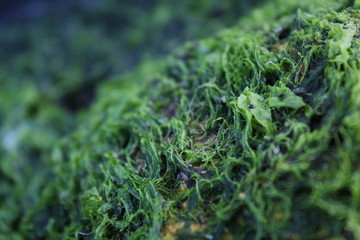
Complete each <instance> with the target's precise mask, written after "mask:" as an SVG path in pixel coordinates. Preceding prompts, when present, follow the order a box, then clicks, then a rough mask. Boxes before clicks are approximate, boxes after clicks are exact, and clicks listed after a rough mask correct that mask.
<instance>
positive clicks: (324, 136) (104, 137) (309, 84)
mask: <svg viewBox="0 0 360 240" xmlns="http://www.w3.org/2000/svg"><path fill="white" fill-rule="evenodd" d="M273 8H275V9H273ZM265 17H267V18H265ZM359 17H360V11H359V10H358V9H354V6H353V5H352V3H348V1H326V2H325V1H304V2H302V3H298V2H297V1H280V0H279V1H274V2H272V3H268V4H267V5H264V6H263V7H260V8H259V9H257V10H255V11H254V12H253V13H252V14H250V15H249V16H248V17H246V18H244V19H242V20H240V22H239V24H238V25H237V26H236V27H234V28H232V29H228V30H226V31H223V32H221V33H219V34H218V35H216V36H214V37H213V38H209V39H205V40H202V41H198V42H196V43H187V44H185V45H184V46H183V47H181V48H179V49H177V50H176V51H174V53H173V54H172V55H171V56H169V57H168V58H167V59H166V60H160V61H156V62H155V61H153V62H148V63H145V64H142V65H141V66H140V67H138V68H137V69H136V70H135V71H133V72H131V73H129V74H126V75H123V76H121V77H119V78H118V79H113V80H112V81H109V82H107V83H105V84H102V85H101V86H100V87H99V92H98V98H97V99H96V101H95V103H94V105H92V106H91V108H90V109H89V110H88V111H87V112H84V113H83V114H82V115H81V116H80V117H79V125H78V129H77V130H76V131H75V132H74V133H73V134H72V135H71V136H69V137H67V138H64V139H63V140H62V141H60V142H59V144H58V145H57V147H56V148H55V149H54V150H53V154H52V161H53V162H52V164H51V169H52V170H53V173H54V175H55V179H54V181H55V182H54V183H49V184H48V185H47V186H46V190H45V191H44V193H43V195H42V201H43V206H40V207H39V209H36V210H35V211H33V213H32V214H33V217H34V219H36V220H38V221H39V223H38V224H40V223H41V224H43V222H42V221H45V222H47V223H48V224H47V229H48V233H45V232H43V233H41V234H42V236H46V238H53V239H54V238H67V239H74V238H79V239H154V240H155V239H357V238H360V230H359V229H360V218H359V216H360V212H359V207H360V192H359V188H358V186H359V184H360V172H359V162H358V161H357V160H358V156H359V154H360V144H359V143H360V137H359V136H360V122H359V117H360V81H359V79H360V61H359V59H360V58H359V54H360V52H359V45H360V40H359V36H360V33H359V29H358V25H359V21H360V20H359ZM40 209H42V211H39V210H40Z"/></svg>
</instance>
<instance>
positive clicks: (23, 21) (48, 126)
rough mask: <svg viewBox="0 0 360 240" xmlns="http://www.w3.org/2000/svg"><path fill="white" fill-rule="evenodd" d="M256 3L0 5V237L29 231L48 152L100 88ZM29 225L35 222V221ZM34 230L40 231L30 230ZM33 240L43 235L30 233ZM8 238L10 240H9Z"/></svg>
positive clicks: (121, 0)
mask: <svg viewBox="0 0 360 240" xmlns="http://www.w3.org/2000/svg"><path fill="white" fill-rule="evenodd" d="M259 3H260V0H222V1H219V0H196V1H195V0H102V1H98V0H79V1H71V0H49V1H46V0H12V1H10V0H4V1H2V2H1V4H0V202H1V204H2V206H1V207H0V236H1V234H4V236H5V235H6V234H13V235H14V234H15V235H16V234H18V236H22V234H23V233H25V232H26V231H28V229H27V226H28V225H27V224H30V223H31V222H33V221H34V219H33V218H32V215H31V213H29V211H28V210H29V209H31V208H36V206H39V204H41V203H40V202H39V198H38V196H39V194H40V193H41V192H42V189H44V186H45V185H46V182H47V181H44V179H47V178H49V179H50V178H51V172H50V171H49V170H48V169H49V168H50V167H49V164H50V163H49V162H50V160H49V159H51V157H50V155H51V149H52V147H53V146H54V144H55V143H56V142H57V140H58V139H59V138H61V136H64V135H66V134H68V133H71V130H72V129H73V128H74V126H75V122H76V118H77V115H78V114H79V113H80V112H81V111H83V110H85V109H86V108H87V107H88V106H89V105H90V104H91V103H92V102H93V101H94V99H95V98H96V88H97V86H98V85H99V84H101V83H102V82H104V81H107V80H108V79H112V78H113V77H115V76H118V75H120V74H122V73H124V72H127V71H130V70H131V69H132V68H134V67H135V66H136V65H137V64H139V63H141V62H143V61H147V60H149V59H153V58H160V57H163V56H166V54H168V53H169V52H171V51H172V50H173V49H174V48H176V47H177V46H180V45H182V44H183V43H184V42H187V41H194V40H197V39H200V38H206V37H207V36H212V35H214V34H216V33H217V32H218V31H220V30H222V29H224V28H227V27H230V26H232V25H234V24H235V23H236V22H237V20H238V19H239V18H240V17H241V16H242V15H245V14H247V13H248V12H249V11H250V9H251V8H253V7H254V6H255V5H257V4H259ZM35 221H41V220H36V219H35ZM38 223H39V224H37V225H36V226H41V225H45V224H41V222H38ZM35 231H36V232H37V234H38V235H41V232H42V231H45V230H44V229H41V228H39V229H35ZM14 238H15V237H14Z"/></svg>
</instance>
